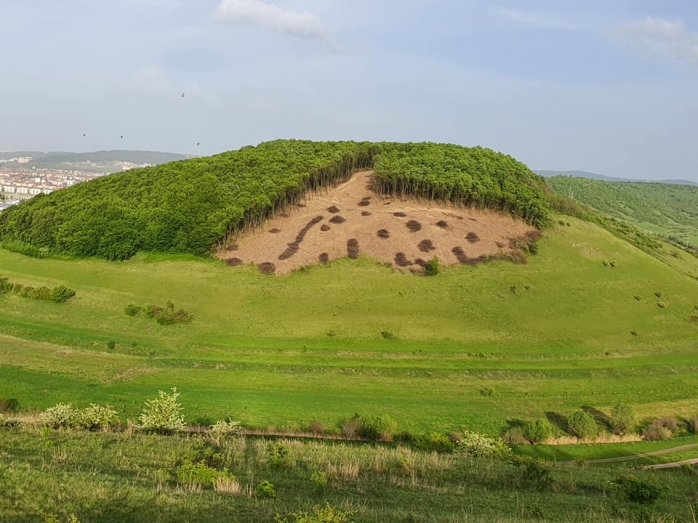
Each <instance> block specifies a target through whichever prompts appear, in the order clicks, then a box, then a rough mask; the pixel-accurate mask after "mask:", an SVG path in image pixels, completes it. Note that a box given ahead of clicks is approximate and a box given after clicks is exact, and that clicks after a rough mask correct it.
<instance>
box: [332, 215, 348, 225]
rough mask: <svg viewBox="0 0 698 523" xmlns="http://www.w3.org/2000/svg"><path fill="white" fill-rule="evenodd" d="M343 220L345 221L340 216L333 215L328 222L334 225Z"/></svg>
mask: <svg viewBox="0 0 698 523" xmlns="http://www.w3.org/2000/svg"><path fill="white" fill-rule="evenodd" d="M345 221H347V220H346V219H345V218H344V217H342V216H333V217H332V219H331V220H330V223H334V224H335V225H339V224H340V223H344V222H345Z"/></svg>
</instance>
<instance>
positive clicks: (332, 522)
mask: <svg viewBox="0 0 698 523" xmlns="http://www.w3.org/2000/svg"><path fill="white" fill-rule="evenodd" d="M350 516H351V512H341V511H339V510H337V509H336V508H333V507H332V506H331V505H330V504H329V503H327V502H325V504H324V505H322V506H317V507H313V510H312V512H295V513H293V514H291V515H290V516H288V517H286V518H283V519H282V518H281V516H278V515H277V516H276V520H275V521H276V523H348V521H349V517H350Z"/></svg>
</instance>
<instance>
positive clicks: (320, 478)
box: [310, 471, 327, 494]
mask: <svg viewBox="0 0 698 523" xmlns="http://www.w3.org/2000/svg"><path fill="white" fill-rule="evenodd" d="M310 481H311V483H312V484H313V486H314V487H315V492H317V493H318V494H322V493H323V492H325V489H327V473H326V472H322V471H318V472H313V473H312V474H311V475H310Z"/></svg>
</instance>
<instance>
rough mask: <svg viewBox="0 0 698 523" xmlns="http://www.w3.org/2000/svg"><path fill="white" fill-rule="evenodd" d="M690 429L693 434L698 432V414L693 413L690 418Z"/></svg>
mask: <svg viewBox="0 0 698 523" xmlns="http://www.w3.org/2000/svg"><path fill="white" fill-rule="evenodd" d="M687 421H688V430H689V431H690V432H691V434H698V416H696V415H693V416H691V417H689V418H688V420H687Z"/></svg>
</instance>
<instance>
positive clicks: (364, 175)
mask: <svg viewBox="0 0 698 523" xmlns="http://www.w3.org/2000/svg"><path fill="white" fill-rule="evenodd" d="M372 175H373V173H372V172H371V171H365V172H360V173H356V174H354V175H353V176H352V178H351V179H350V180H349V181H348V182H346V183H344V184H342V185H340V186H338V187H334V188H332V189H329V190H327V191H326V192H319V193H316V194H312V195H309V196H308V198H307V199H306V201H305V202H303V203H301V204H300V205H297V206H294V208H293V209H292V210H290V211H288V212H286V213H284V214H283V215H280V216H277V217H275V218H273V219H271V220H268V221H267V222H266V223H265V224H264V225H263V227H261V228H259V229H257V230H254V231H251V232H249V233H245V234H242V235H241V236H240V237H238V238H237V239H236V240H235V244H234V245H230V246H228V247H227V248H226V249H224V250H222V251H221V252H220V253H219V256H220V257H221V258H222V259H225V260H228V264H229V265H232V266H234V265H240V264H243V263H244V264H249V263H252V264H255V265H258V266H263V267H265V268H267V271H266V272H268V268H269V267H270V264H273V266H274V270H275V272H277V273H281V274H285V273H289V272H291V271H292V270H293V269H297V268H299V267H303V266H307V265H313V264H317V263H320V262H321V261H322V262H326V261H329V260H333V259H337V258H345V257H347V256H349V257H355V256H356V254H357V252H356V249H358V250H359V253H360V254H363V255H366V256H369V257H371V258H375V259H377V260H380V261H383V262H388V263H392V264H393V265H394V266H396V267H401V268H403V269H414V270H421V266H423V265H424V264H425V263H426V261H428V260H429V259H431V258H433V257H434V256H438V258H439V260H440V261H441V263H442V264H444V265H452V264H457V263H475V262H477V261H479V260H480V259H482V258H483V257H498V256H506V255H508V254H509V253H511V252H512V251H513V250H516V248H517V247H516V244H517V243H518V242H520V241H525V238H526V237H527V235H531V234H535V233H536V229H535V228H534V227H532V226H530V225H527V224H525V223H524V222H523V221H521V220H517V219H514V218H512V217H511V216H507V215H505V214H499V213H496V212H492V211H489V210H480V209H472V208H471V209H466V208H462V207H454V206H448V205H446V204H444V203H440V202H428V201H422V200H416V199H398V198H393V197H388V196H381V195H378V194H376V193H375V192H373V191H372V190H371V177H372ZM386 231H387V232H386ZM474 238H477V241H473V239H474ZM348 245H349V246H350V247H349V248H348ZM425 246H428V248H427V249H426V250H425Z"/></svg>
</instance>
